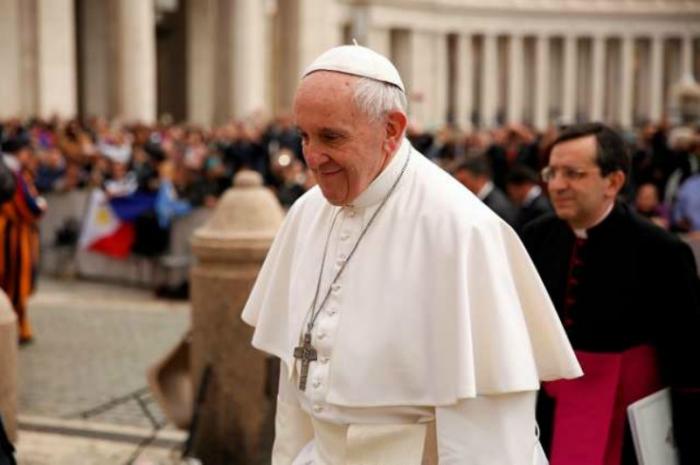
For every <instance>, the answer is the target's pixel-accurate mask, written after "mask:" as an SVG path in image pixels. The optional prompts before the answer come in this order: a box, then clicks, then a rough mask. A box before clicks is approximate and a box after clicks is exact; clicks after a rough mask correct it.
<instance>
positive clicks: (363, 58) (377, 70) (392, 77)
mask: <svg viewBox="0 0 700 465" xmlns="http://www.w3.org/2000/svg"><path fill="white" fill-rule="evenodd" d="M315 71H337V72H339V73H345V74H352V75H354V76H361V77H366V78H370V79H374V80H376V81H382V82H386V83H388V84H392V85H395V86H396V87H398V88H399V89H401V90H402V91H403V92H406V88H405V87H404V85H403V81H402V80H401V76H399V72H398V71H397V69H396V67H395V66H394V65H393V64H392V63H391V61H389V59H388V58H386V57H385V56H384V55H381V54H379V53H377V52H375V51H374V50H371V49H369V48H367V47H363V46H361V45H341V46H340V47H334V48H332V49H330V50H327V51H326V52H324V53H322V54H321V56H319V57H318V58H316V59H315V60H314V61H313V63H311V64H310V65H309V66H308V67H307V68H306V69H305V70H304V74H303V76H302V77H306V76H308V75H309V74H311V73H313V72H315Z"/></svg>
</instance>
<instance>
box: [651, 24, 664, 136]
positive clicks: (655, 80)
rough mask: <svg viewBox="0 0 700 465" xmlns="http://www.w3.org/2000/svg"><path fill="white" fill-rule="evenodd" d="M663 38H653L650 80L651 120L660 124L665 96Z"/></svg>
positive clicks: (656, 36) (657, 36)
mask: <svg viewBox="0 0 700 465" xmlns="http://www.w3.org/2000/svg"><path fill="white" fill-rule="evenodd" d="M663 45H664V43H663V37H662V36H659V35H655V36H653V37H652V38H651V52H650V53H651V66H650V68H651V69H650V72H651V76H650V77H651V78H650V79H649V86H650V87H649V118H650V119H651V120H652V121H653V122H658V121H659V120H660V119H661V114H662V108H663V106H662V99H663V97H662V94H663Z"/></svg>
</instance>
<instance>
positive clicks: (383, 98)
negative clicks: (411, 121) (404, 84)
mask: <svg viewBox="0 0 700 465" xmlns="http://www.w3.org/2000/svg"><path fill="white" fill-rule="evenodd" d="M353 100H354V101H355V105H357V108H359V109H360V111H362V112H364V113H365V114H366V115H367V116H368V117H369V119H370V120H372V121H375V122H377V121H380V120H381V119H382V118H383V117H384V115H386V114H387V113H389V112H390V111H396V110H398V111H401V112H403V113H404V114H406V112H407V110H408V102H407V101H406V94H404V93H403V91H402V90H401V89H399V88H398V87H396V86H394V85H391V84H387V83H385V82H381V81H377V80H375V79H370V78H366V77H363V78H360V80H359V81H357V83H356V84H355V93H354V94H353Z"/></svg>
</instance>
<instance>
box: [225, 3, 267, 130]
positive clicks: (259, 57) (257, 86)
mask: <svg viewBox="0 0 700 465" xmlns="http://www.w3.org/2000/svg"><path fill="white" fill-rule="evenodd" d="M232 21H233V25H232V33H233V50H232V51H233V60H232V63H233V69H232V70H231V71H232V72H231V74H232V77H233V92H232V96H233V115H234V116H235V117H236V118H244V117H247V116H249V115H250V114H251V113H253V112H254V111H256V110H261V109H263V108H264V107H265V103H266V102H265V84H266V83H267V78H266V76H265V74H266V73H265V71H266V70H267V64H266V61H265V60H266V57H267V53H265V52H266V51H267V47H266V46H265V44H266V39H267V34H266V31H265V9H264V2H261V1H260V0H236V1H235V2H234V10H233V18H232Z"/></svg>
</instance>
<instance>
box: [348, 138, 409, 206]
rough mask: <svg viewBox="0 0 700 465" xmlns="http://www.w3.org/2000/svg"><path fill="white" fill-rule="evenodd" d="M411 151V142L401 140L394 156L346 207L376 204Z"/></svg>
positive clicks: (387, 189) (398, 172)
mask: <svg viewBox="0 0 700 465" xmlns="http://www.w3.org/2000/svg"><path fill="white" fill-rule="evenodd" d="M410 151H411V143H410V142H408V139H404V140H403V142H401V146H400V147H399V149H398V150H397V151H396V154H395V155H394V157H393V158H392V159H391V160H390V161H389V164H388V165H387V166H386V167H385V168H384V170H383V171H382V172H381V173H379V176H377V177H376V178H375V179H374V181H372V182H371V183H370V185H369V186H367V189H365V190H364V191H363V192H362V193H361V194H360V195H358V196H357V198H355V200H353V201H352V202H350V203H349V204H348V205H347V206H348V207H357V208H365V207H369V206H371V205H374V204H377V203H379V202H381V201H382V199H384V197H386V195H387V194H388V193H389V190H390V189H391V186H392V185H393V184H394V181H396V178H398V177H399V175H400V174H401V170H402V169H403V165H404V162H405V161H406V158H407V157H408V155H409V153H410Z"/></svg>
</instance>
